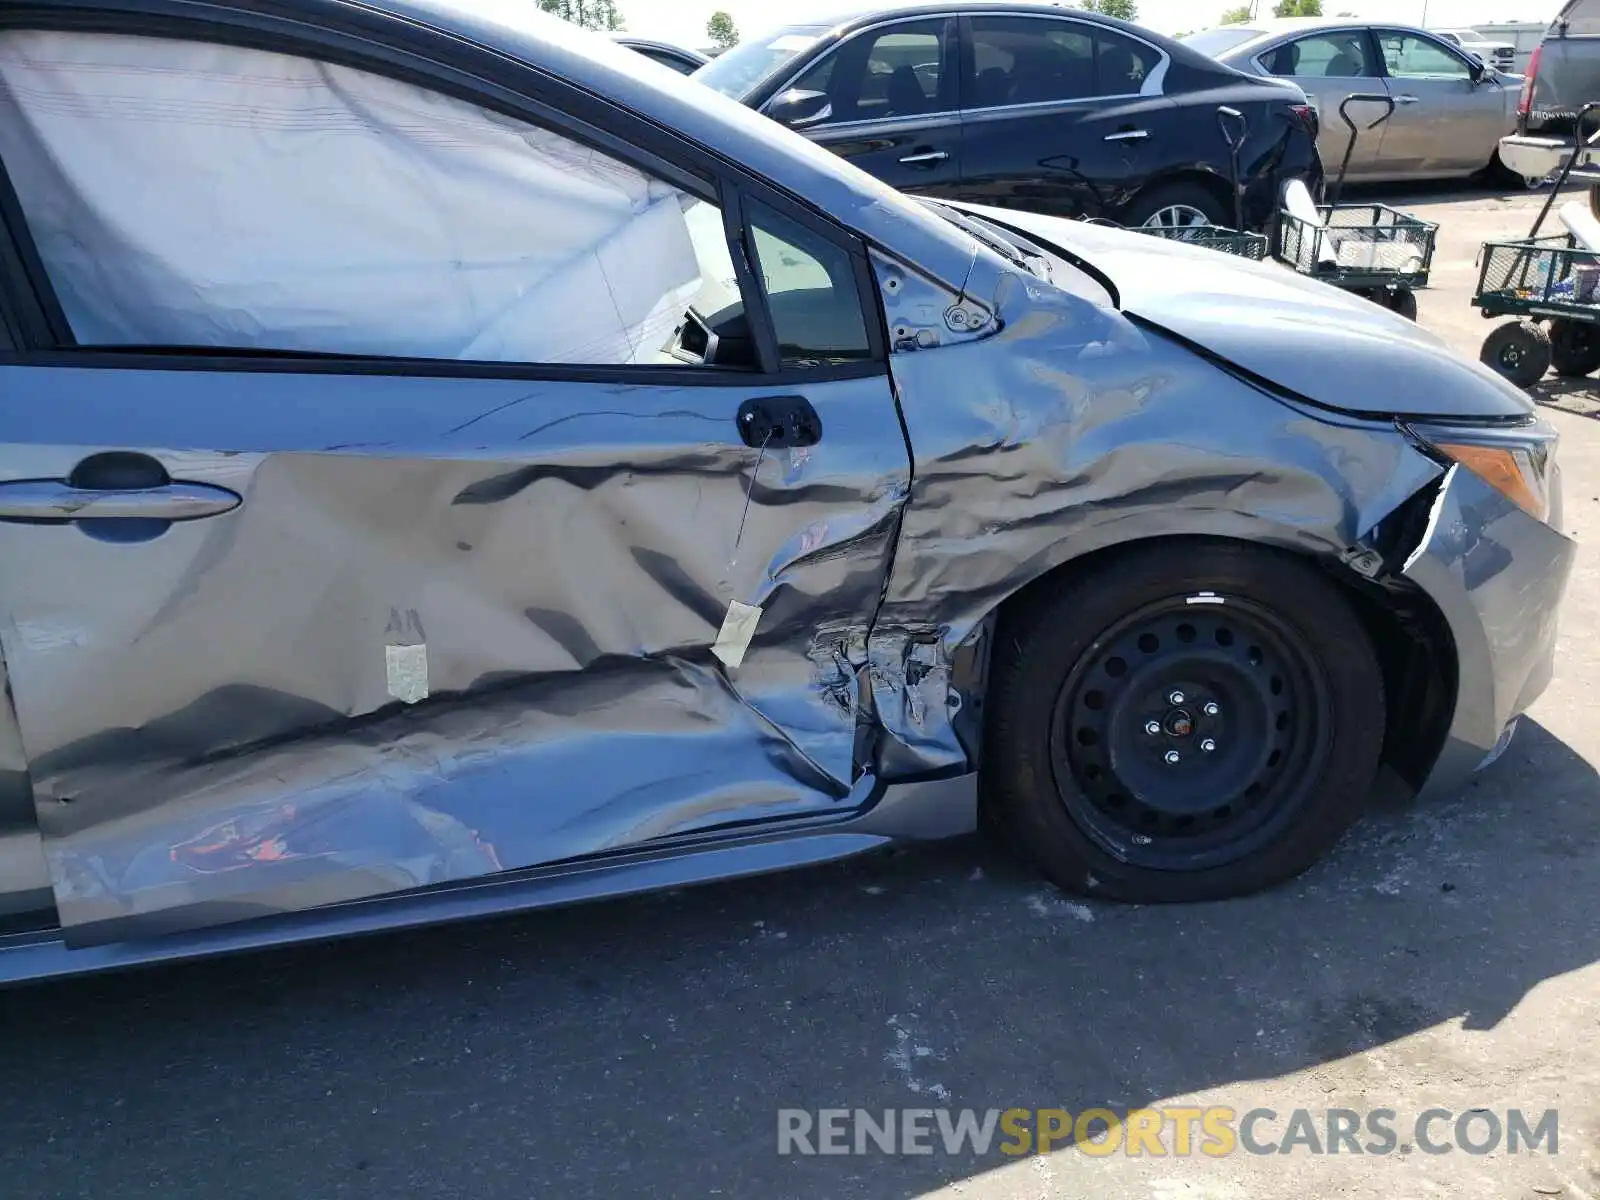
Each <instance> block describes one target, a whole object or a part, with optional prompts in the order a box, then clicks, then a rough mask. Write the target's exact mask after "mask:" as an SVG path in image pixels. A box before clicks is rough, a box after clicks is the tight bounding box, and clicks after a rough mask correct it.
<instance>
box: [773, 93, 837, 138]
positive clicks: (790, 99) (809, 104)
mask: <svg viewBox="0 0 1600 1200" xmlns="http://www.w3.org/2000/svg"><path fill="white" fill-rule="evenodd" d="M832 115H833V105H832V104H831V103H830V102H829V100H828V93H827V92H813V91H808V90H807V89H805V88H790V89H789V90H788V91H786V92H782V93H780V94H779V95H778V96H777V97H775V98H774V99H773V101H772V103H771V104H769V105H767V116H769V117H771V118H772V119H773V120H774V121H776V122H778V123H779V124H780V125H787V126H788V127H789V128H790V129H804V128H805V127H806V126H807V125H815V124H817V122H819V121H826V120H827V119H828V118H829V117H830V116H832Z"/></svg>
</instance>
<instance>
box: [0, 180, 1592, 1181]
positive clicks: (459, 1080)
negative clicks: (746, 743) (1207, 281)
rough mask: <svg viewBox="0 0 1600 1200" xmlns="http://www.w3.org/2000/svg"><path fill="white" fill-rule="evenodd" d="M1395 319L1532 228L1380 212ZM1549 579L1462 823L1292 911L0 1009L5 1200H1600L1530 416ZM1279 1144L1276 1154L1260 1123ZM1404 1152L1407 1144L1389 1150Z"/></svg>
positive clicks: (623, 944) (1561, 722) (156, 990)
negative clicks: (1172, 1141) (1444, 1131)
mask: <svg viewBox="0 0 1600 1200" xmlns="http://www.w3.org/2000/svg"><path fill="white" fill-rule="evenodd" d="M1398 199H1399V203H1400V204H1401V205H1402V206H1404V207H1406V208H1407V209H1408V210H1409V211H1413V212H1416V213H1418V214H1419V215H1423V216H1427V217H1429V218H1430V219H1433V220H1437V221H1439V222H1440V223H1441V226H1442V231H1441V237H1440V244H1439V251H1438V256H1437V259H1436V264H1435V270H1434V279H1433V286H1432V288H1431V289H1430V290H1428V291H1425V292H1423V293H1422V294H1421V297H1420V299H1421V320H1422V322H1423V323H1424V324H1425V325H1427V326H1429V327H1431V328H1433V329H1435V330H1437V331H1439V332H1440V333H1441V334H1443V335H1444V336H1445V337H1446V338H1448V339H1449V340H1450V341H1451V342H1452V343H1453V344H1454V345H1455V346H1456V347H1457V348H1458V349H1460V350H1461V351H1462V352H1463V353H1466V354H1470V355H1473V356H1474V357H1475V356H1476V354H1477V348H1478V343H1479V342H1480V341H1481V340H1482V338H1483V335H1484V334H1485V333H1487V332H1488V329H1489V328H1490V326H1489V323H1488V322H1486V321H1484V320H1482V319H1481V318H1479V317H1478V316H1477V315H1476V313H1475V312H1474V311H1473V310H1472V309H1471V308H1470V306H1469V305H1468V295H1469V293H1470V290H1471V285H1472V281H1473V278H1474V271H1473V258H1474V255H1475V252H1476V248H1477V244H1478V243H1479V242H1481V241H1482V240H1483V239H1485V238H1487V237H1501V236H1510V235H1519V234H1521V233H1523V232H1525V229H1526V224H1527V222H1528V221H1529V220H1531V217H1532V214H1533V212H1534V211H1535V209H1536V206H1537V204H1538V203H1539V202H1540V200H1541V199H1542V197H1541V196H1539V195H1537V194H1529V195H1514V196H1510V197H1497V196H1493V195H1488V194H1483V193H1473V194H1450V193H1440V192H1437V191H1412V192H1408V193H1406V194H1404V195H1402V196H1400V197H1399V198H1398ZM1540 395H1541V399H1542V400H1543V401H1545V402H1546V410H1547V413H1548V415H1549V417H1550V419H1551V420H1552V421H1553V422H1554V423H1555V424H1556V425H1557V426H1558V427H1559V428H1560V430H1561V433H1562V435H1563V438H1564V442H1563V448H1562V456H1563V463H1564V472H1565V480H1566V517H1565V524H1566V528H1567V531H1568V532H1569V533H1571V534H1573V535H1574V536H1576V537H1577V538H1579V539H1580V542H1581V550H1580V555H1579V559H1578V565H1577V567H1576V570H1575V574H1574V576H1573V579H1572V583H1571V587H1570V590H1569V594H1568V599H1567V603H1566V607H1565V610H1564V621H1563V633H1562V647H1561V656H1560V661H1559V667H1558V676H1557V678H1556V681H1555V683H1554V684H1553V686H1552V687H1551V689H1550V690H1549V692H1548V693H1547V694H1546V695H1545V697H1544V698H1543V699H1542V700H1541V701H1540V702H1539V703H1538V704H1537V705H1536V706H1535V707H1534V709H1533V710H1532V713H1531V718H1530V719H1528V720H1526V721H1524V723H1523V726H1522V729H1521V732H1520V734H1519V736H1518V738H1517V739H1516V741H1515V742H1514V743H1513V744H1512V746H1511V748H1510V749H1509V750H1508V751H1507V753H1506V754H1505V756H1504V757H1503V758H1502V759H1501V760H1500V762H1498V763H1497V764H1495V765H1494V766H1493V767H1492V768H1490V769H1489V770H1488V771H1486V772H1485V773H1483V774H1482V775H1480V776H1479V777H1478V778H1477V779H1476V781H1475V782H1474V783H1473V784H1472V785H1471V786H1470V787H1469V788H1468V789H1467V790H1466V791H1465V792H1464V793H1463V794H1461V795H1459V796H1456V797H1452V798H1448V799H1445V800H1442V801H1439V802H1437V803H1432V804H1428V805H1424V806H1416V805H1411V804H1408V803H1403V802H1401V801H1399V800H1398V799H1396V798H1394V797H1392V796H1388V795H1384V794H1380V795H1378V796H1377V797H1375V798H1374V799H1373V809H1374V811H1373V812H1372V814H1371V815H1370V816H1369V818H1368V819H1367V820H1366V821H1365V822H1364V823H1363V824H1362V825H1361V826H1360V827H1359V828H1358V829H1357V830H1356V831H1355V832H1354V833H1353V834H1352V835H1351V836H1349V837H1347V838H1346V839H1345V841H1344V842H1343V843H1342V844H1341V846H1340V847H1339V849H1338V850H1337V851H1336V852H1335V853H1334V854H1333V855H1332V856H1331V857H1330V858H1329V859H1328V860H1327V861H1325V862H1324V863H1322V864H1321V865H1319V866H1318V867H1317V868H1315V869H1314V870H1313V871H1312V872H1311V873H1310V874H1308V875H1307V876H1305V877H1304V878H1303V879H1301V880H1299V881H1297V882H1296V883H1294V884H1293V885H1291V886H1288V887H1285V888H1281V889H1279V890H1277V891H1274V892H1272V893H1269V894H1266V895H1262V896H1258V897H1255V898H1252V899H1249V900H1243V901H1235V902H1229V903H1225V904H1214V905H1207V906H1195V907H1184V908H1133V907H1118V906H1108V905H1099V904H1081V903H1078V902H1076V901H1069V900H1067V899H1065V898H1063V897H1061V896H1059V895H1057V894H1055V893H1054V892H1052V891H1050V890H1049V889H1048V888H1046V887H1045V886H1043V885H1042V884H1041V883H1039V882H1038V881H1037V880H1036V879H1034V878H1033V877H1032V876H1031V875H1030V874H1029V873H1027V872H1026V871H1025V870H1023V869H1021V868H1019V867H1017V866H1015V865H1014V864H1013V863H1012V862H1010V861H1009V860H1008V859H1007V858H1006V857H1005V856H1004V855H1003V854H1001V853H1000V852H998V851H996V850H995V849H993V848H991V847H988V846H986V845H985V844H983V843H982V842H980V841H978V840H976V839H974V840H970V841H965V842H959V843H953V844H948V845H944V846H939V847H936V848H933V849H928V850H918V851H915V852H907V853H903V854H898V855H894V856H890V857H883V858H875V859H871V860H863V861H858V862H855V863H851V864H847V865H844V866H841V867H835V868H828V869H822V870H816V871H810V872H805V873H799V874H793V875H788V876H783V877H776V878H769V879H764V880H756V881H752V882H746V883H741V884H734V885H726V886H717V887H711V888H706V889H703V890H698V891H693V892H685V893H681V894H674V895H665V896H657V897H652V898H648V899H643V900H637V901H627V902H620V903H611V904H604V905H598V906H591V907H586V908H581V909H574V910H570V911H565V912H559V913H554V914H544V915H536V916H530V917H524V918H516V919H508V920H501V921H496V922H492V923H487V924H480V925H473V926H466V927H455V928H446V929H439V930H435V931H430V932H426V933H421V934H401V935H392V936H381V937H375V938H370V939H366V940H362V941H359V942H354V943H345V944H340V945H334V946H326V947H319V948H312V949H302V950H293V951H283V952H276V953H270V954H263V955H258V956H254V957H249V958H240V959H234V960H227V961H217V962H210V963H200V964H194V965H188V966H183V967H177V968H168V969H159V970H151V971H145V972H140V973H134V974H129V975H124V976H116V977H106V978H100V979H93V980H88V981H77V982H70V981H69V982H64V983H58V984H53V985H48V986H43V987H38V988H32V989H26V990H20V991H15V992H10V993H4V994H0V1138H3V1141H0V1147H3V1149H0V1162H3V1163H4V1177H3V1179H0V1194H4V1195H7V1196H18V1197H23V1196H29V1197H61V1198H65V1197H95V1198H96V1200H105V1198H108V1197H121V1196H157V1197H162V1198H163V1200H178V1198H180V1197H208V1198H210V1197H222V1196H226V1197H230V1198H233V1200H242V1198H244V1197H258V1196H259V1197H273V1198H279V1197H296V1198H305V1200H310V1198H313V1197H347V1196H348V1197H386V1198H387V1197H396V1196H416V1197H472V1198H474V1200H499V1198H502V1197H504V1198H506V1200H512V1198H515V1200H527V1198H529V1197H563V1198H564V1197H586V1196H608V1197H609V1196H650V1197H680V1196H682V1197H690V1196H694V1197H700V1196H715V1195H720V1196H730V1197H733V1196H738V1197H759V1198H761V1200H777V1198H781V1197H789V1196H795V1197H801V1196H804V1197H818V1198H824V1200H834V1198H840V1200H842V1198H846V1197H862V1198H864V1200H907V1198H910V1197H916V1196H924V1195H938V1196H951V1197H954V1196H960V1197H967V1198H973V1200H980V1198H981V1200H1001V1198H1006V1200H1010V1198H1013V1197H1015V1198H1019V1200H1020V1198H1023V1197H1030V1198H1031V1197H1057V1196H1059V1197H1079V1196H1092V1197H1096V1198H1105V1200H1119V1198H1122V1197H1129V1198H1132V1197H1150V1198H1153V1200H1231V1198H1233V1197H1240V1198H1244V1197H1251V1198H1252V1200H1255V1198H1261V1197H1283V1196H1293V1195H1305V1196H1313V1197H1321V1196H1333V1195H1339V1196H1344V1197H1379V1196H1382V1197H1396V1196H1403V1197H1428V1196H1435V1195H1437V1196H1449V1197H1453V1198H1458V1200H1478V1198H1484V1200H1489V1198H1494V1200H1521V1198H1526V1200H1533V1198H1534V1197H1539V1196H1545V1197H1548V1196H1553V1195H1560V1196H1564V1197H1570V1198H1575V1200H1584V1198H1586V1197H1588V1198H1593V1197H1600V1037H1597V1033H1600V965H1597V960H1600V918H1597V915H1596V914H1597V904H1596V898H1597V897H1600V807H1597V800H1600V795H1597V792H1600V788H1597V779H1596V774H1595V764H1596V763H1597V762H1600V699H1597V690H1596V682H1595V681H1596V680H1597V678H1600V639H1597V636H1596V635H1597V634H1600V586H1597V583H1600V580H1597V575H1600V551H1597V550H1596V548H1595V547H1596V543H1597V541H1600V421H1597V419H1596V418H1600V401H1597V400H1596V399H1595V396H1594V394H1593V393H1592V392H1591V391H1590V389H1589V386H1588V385H1587V384H1585V385H1583V386H1573V385H1570V384H1561V385H1557V384H1553V383H1552V384H1550V385H1548V386H1546V387H1543V388H1541V391H1540ZM1158 1104H1159V1105H1165V1106H1173V1105H1189V1104H1192V1105H1195V1106H1214V1105H1225V1106H1229V1107H1232V1108H1234V1109H1235V1110H1237V1111H1239V1112H1241V1113H1242V1112H1244V1111H1246V1110H1249V1109H1254V1108H1263V1107H1265V1108H1271V1109H1273V1110H1275V1111H1277V1112H1279V1113H1280V1114H1285V1115H1287V1114H1288V1113H1289V1112H1290V1111H1292V1110H1294V1109H1297V1108H1306V1109H1310V1110H1312V1111H1313V1112H1314V1113H1316V1114H1319V1116H1318V1119H1319V1121H1320V1119H1321V1118H1320V1114H1321V1113H1322V1112H1323V1111H1324V1110H1326V1109H1328V1108H1347V1109H1353V1110H1356V1111H1357V1112H1365V1111H1366V1110H1370V1109H1374V1108H1387V1109H1393V1110H1395V1111H1396V1113H1397V1114H1398V1115H1399V1124H1400V1125H1401V1126H1402V1128H1403V1127H1404V1126H1405V1124H1406V1122H1407V1120H1408V1119H1409V1118H1410V1117H1413V1116H1415V1115H1416V1114H1419V1113H1421V1112H1423V1111H1424V1110H1427V1109H1430V1108H1435V1107H1437V1108H1442V1109H1448V1110H1451V1111H1452V1112H1453V1113H1462V1112H1465V1111H1467V1110H1470V1109H1475V1108H1482V1109H1489V1110H1491V1111H1493V1112H1496V1113H1500V1114H1504V1113H1505V1112H1506V1111H1507V1110H1509V1109H1514V1108H1515V1109H1521V1110H1523V1111H1524V1112H1528V1113H1530V1114H1534V1115H1537V1114H1540V1113H1542V1112H1544V1111H1545V1110H1548V1109H1555V1110H1557V1113H1558V1117H1559V1143H1558V1147H1557V1149H1558V1153H1557V1154H1555V1155H1554V1156H1550V1155H1548V1154H1545V1153H1543V1152H1541V1153H1538V1154H1519V1155H1513V1154H1510V1153H1507V1152H1506V1151H1505V1150H1504V1148H1503V1147H1502V1148H1501V1149H1500V1150H1498V1151H1496V1152H1495V1153H1491V1154H1487V1155H1473V1154H1467V1153H1464V1152H1462V1151H1460V1150H1454V1151H1451V1152H1447V1153H1443V1154H1437V1155H1435V1154H1428V1153H1423V1152H1420V1151H1418V1150H1416V1149H1415V1148H1414V1149H1413V1152H1412V1153H1403V1152H1401V1150H1399V1149H1397V1150H1396V1152H1395V1153H1393V1154H1388V1155H1372V1154H1362V1155H1351V1154H1348V1153H1344V1154H1339V1155H1332V1156H1328V1155H1316V1154H1313V1153H1311V1152H1309V1150H1307V1149H1298V1150H1296V1151H1295V1152H1293V1153H1289V1154H1272V1155H1258V1154H1251V1153H1246V1152H1243V1151H1242V1150H1241V1151H1238V1152H1235V1153H1233V1154H1230V1155H1227V1156H1224V1157H1217V1158H1213V1157H1209V1156H1206V1155H1200V1154H1192V1155H1189V1156H1183V1157H1178V1156H1170V1155H1168V1156H1160V1157H1157V1156H1154V1155H1151V1154H1148V1153H1146V1154H1143V1155H1140V1156H1137V1157H1135V1156H1130V1155H1128V1154H1124V1153H1117V1154H1111V1155H1107V1156H1098V1155H1093V1154H1087V1153H1084V1152H1083V1151H1082V1150H1081V1149H1078V1148H1074V1147H1071V1146H1063V1147H1061V1148H1059V1149H1058V1150H1056V1151H1055V1152H1054V1153H1051V1154H1048V1155H1044V1156H1038V1155H1031V1156H1027V1157H1020V1158H1018V1157H1009V1156H1007V1155H1005V1154H1002V1153H999V1152H998V1151H995V1152H992V1153H990V1154H988V1155H981V1156H975V1155H972V1154H960V1155H945V1154H942V1153H935V1154H931V1155H913V1156H889V1155H885V1154H882V1153H878V1152H875V1151H874V1152H871V1153H868V1154H864V1155H859V1156H857V1155H847V1156H840V1157H831V1156H830V1157H822V1156H814V1157H813V1156H805V1155H797V1154H788V1155H780V1154H779V1152H778V1143H777V1136H776V1134H777V1128H778V1117H777V1114H778V1110H780V1109H785V1108H797V1109H810V1110H816V1109H820V1108H864V1109H872V1110H879V1111H881V1110H883V1109H886V1108H907V1107H950V1108H952V1109H960V1108H973V1109H977V1110H980V1111H981V1110H986V1109H991V1108H993V1109H1007V1108H1041V1107H1043V1108H1064V1109H1067V1110H1070V1111H1071V1112H1073V1113H1077V1112H1079V1111H1081V1110H1083V1109H1085V1108H1088V1107H1092V1106H1096V1105H1105V1106H1109V1107H1111V1108H1113V1109H1117V1110H1123V1109H1127V1108H1131V1107H1140V1106H1148V1105H1158ZM1277 1129H1278V1130H1279V1132H1280V1136H1281V1130H1282V1123H1281V1122H1280V1123H1279V1125H1278V1126H1277ZM1402 1140H1405V1141H1408V1140H1409V1139H1402Z"/></svg>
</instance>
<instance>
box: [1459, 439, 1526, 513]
mask: <svg viewBox="0 0 1600 1200" xmlns="http://www.w3.org/2000/svg"><path fill="white" fill-rule="evenodd" d="M1434 445H1435V446H1437V447H1438V448H1439V449H1440V450H1443V451H1444V452H1445V453H1446V454H1448V455H1449V456H1450V457H1451V458H1453V459H1455V460H1456V462H1458V463H1460V464H1461V465H1462V466H1463V467H1465V468H1467V470H1469V471H1471V472H1472V473H1473V474H1474V475H1476V476H1477V477H1478V478H1479V479H1481V480H1483V481H1484V482H1485V483H1487V484H1488V485H1489V486H1490V487H1492V488H1494V489H1495V490H1496V491H1498V492H1500V493H1501V494H1502V495H1504V496H1505V497H1506V499H1508V500H1510V501H1511V502H1512V503H1513V504H1515V505H1516V506H1517V507H1518V508H1520V509H1522V510H1523V511H1524V512H1527V513H1531V514H1533V515H1534V516H1535V517H1537V518H1539V520H1541V521H1543V520H1545V519H1546V518H1547V517H1548V516H1549V515H1550V500H1549V496H1548V495H1547V494H1546V492H1545V488H1544V481H1543V479H1542V478H1540V476H1539V474H1538V473H1536V472H1535V470H1534V465H1533V460H1532V457H1531V456H1530V454H1529V452H1528V451H1527V450H1523V449H1516V450H1511V449H1507V448H1505V447H1504V446H1481V445H1470V444H1466V443H1461V442H1435V443H1434Z"/></svg>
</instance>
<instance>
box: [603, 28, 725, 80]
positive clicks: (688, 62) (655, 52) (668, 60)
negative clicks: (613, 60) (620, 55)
mask: <svg viewBox="0 0 1600 1200" xmlns="http://www.w3.org/2000/svg"><path fill="white" fill-rule="evenodd" d="M612 40H613V41H615V42H616V43H617V44H618V45H619V46H626V47H627V48H628V49H629V50H635V51H637V52H638V53H640V54H642V55H644V56H645V57H646V58H648V59H651V60H653V61H655V62H658V63H660V64H661V65H662V66H663V67H671V68H672V69H673V70H674V71H676V72H678V74H680V75H692V74H694V73H695V72H696V71H698V70H699V69H700V68H701V67H703V66H705V65H706V64H707V63H708V62H710V61H711V59H710V58H709V57H708V56H707V55H704V54H701V53H700V51H698V50H690V49H689V48H688V47H686V46H674V45H672V44H671V43H670V42H657V41H654V40H652V39H650V38H642V37H634V36H632V35H631V34H622V33H619V34H613V35H612Z"/></svg>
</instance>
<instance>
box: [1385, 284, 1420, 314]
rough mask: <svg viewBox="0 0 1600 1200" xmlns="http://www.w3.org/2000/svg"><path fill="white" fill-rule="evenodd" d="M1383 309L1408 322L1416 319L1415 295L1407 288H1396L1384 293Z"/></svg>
mask: <svg viewBox="0 0 1600 1200" xmlns="http://www.w3.org/2000/svg"><path fill="white" fill-rule="evenodd" d="M1384 307H1385V308H1387V309H1388V310H1389V311H1390V312H1392V313H1395V314H1396V315H1397V316H1402V317H1404V318H1405V319H1406V320H1408V321H1415V320H1416V319H1417V294H1416V293H1415V292H1413V291H1412V290H1411V289H1410V288H1408V287H1397V288H1395V289H1394V290H1393V291H1392V292H1385V294H1384Z"/></svg>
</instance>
